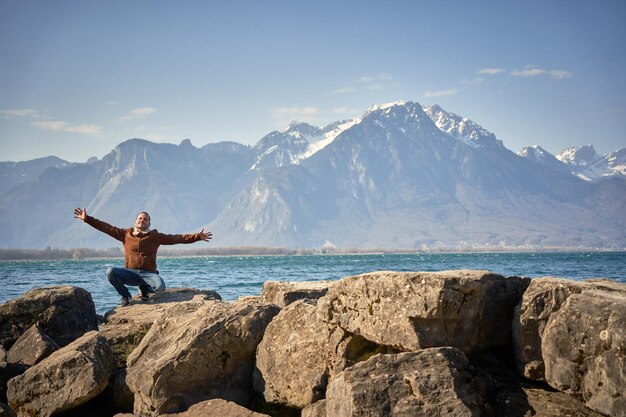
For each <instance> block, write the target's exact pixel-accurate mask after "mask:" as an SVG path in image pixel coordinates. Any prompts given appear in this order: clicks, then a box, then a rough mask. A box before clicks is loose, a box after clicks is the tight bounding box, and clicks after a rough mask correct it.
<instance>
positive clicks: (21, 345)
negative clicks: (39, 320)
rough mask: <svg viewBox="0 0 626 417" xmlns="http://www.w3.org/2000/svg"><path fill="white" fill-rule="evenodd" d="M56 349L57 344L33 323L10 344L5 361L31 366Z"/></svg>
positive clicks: (57, 347)
mask: <svg viewBox="0 0 626 417" xmlns="http://www.w3.org/2000/svg"><path fill="white" fill-rule="evenodd" d="M58 349H59V345H57V344H56V342H55V341H54V340H52V339H50V337H48V335H47V334H45V333H44V332H43V331H42V330H41V329H40V328H39V326H37V325H36V324H34V325H32V326H31V327H30V328H29V329H28V330H26V332H24V333H23V334H22V335H21V336H20V337H19V339H17V341H16V342H15V343H14V344H13V346H11V349H9V352H7V362H9V363H16V364H21V365H28V366H32V365H35V364H36V363H39V362H41V361H42V360H43V359H45V358H47V357H48V356H50V355H51V354H52V352H54V351H55V350H58Z"/></svg>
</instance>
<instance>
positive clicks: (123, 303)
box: [120, 297, 130, 307]
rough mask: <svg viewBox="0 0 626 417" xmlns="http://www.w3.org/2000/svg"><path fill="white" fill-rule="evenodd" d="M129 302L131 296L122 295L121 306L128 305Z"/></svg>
mask: <svg viewBox="0 0 626 417" xmlns="http://www.w3.org/2000/svg"><path fill="white" fill-rule="evenodd" d="M129 304H130V298H129V297H122V301H121V302H120V307H126V306H127V305H129Z"/></svg>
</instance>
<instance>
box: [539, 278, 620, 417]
mask: <svg viewBox="0 0 626 417" xmlns="http://www.w3.org/2000/svg"><path fill="white" fill-rule="evenodd" d="M541 351H542V355H543V360H544V362H545V377H546V381H547V382H548V383H549V384H550V385H551V386H552V387H554V388H557V389H559V390H560V391H563V392H566V393H570V394H576V395H580V396H582V398H583V401H584V402H585V404H586V405H587V406H588V407H590V408H592V409H594V410H596V411H599V412H601V413H603V414H606V415H610V416H613V417H626V293H622V292H607V291H598V290H595V291H583V292H582V293H580V294H572V295H570V297H568V299H567V301H566V302H565V303H564V304H563V305H562V306H561V308H560V309H559V310H558V312H556V313H554V314H553V315H552V317H551V318H550V320H549V321H548V324H547V325H546V327H545V330H544V332H543V338H542V343H541Z"/></svg>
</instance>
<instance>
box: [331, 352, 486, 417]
mask: <svg viewBox="0 0 626 417" xmlns="http://www.w3.org/2000/svg"><path fill="white" fill-rule="evenodd" d="M467 367H468V360H467V357H466V356H465V355H464V354H463V352H461V351H460V350H458V349H456V348H430V349H424V350H420V351H417V352H407V353H399V354H392V355H376V356H373V357H372V358H370V359H369V360H367V361H365V362H359V363H357V364H356V365H354V366H352V367H350V368H348V369H346V370H345V371H343V372H341V373H339V374H338V375H337V376H335V377H334V378H333V379H332V380H331V382H330V384H329V386H328V391H327V393H326V415H328V416H332V417H352V416H394V417H405V416H406V417H418V416H425V417H426V416H428V417H430V416H443V415H445V416H479V415H481V411H482V410H483V407H484V400H483V397H482V393H481V389H480V388H481V387H480V383H479V381H477V380H475V379H474V378H473V377H472V376H471V375H470V374H469V373H468V372H467Z"/></svg>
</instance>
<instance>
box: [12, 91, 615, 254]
mask: <svg viewBox="0 0 626 417" xmlns="http://www.w3.org/2000/svg"><path fill="white" fill-rule="evenodd" d="M620 152H621V153H620ZM614 154H615V155H613V157H611V159H610V161H612V162H611V163H612V165H611V167H613V168H614V169H615V167H619V166H620V165H619V164H620V163H621V162H620V158H623V152H622V151H618V152H616V153H614ZM609 156H610V155H609ZM609 156H607V161H609ZM596 160H597V158H595V159H593V161H596ZM622 161H623V160H622ZM571 166H572V165H570V164H569V163H565V162H563V161H559V160H558V159H557V158H556V157H554V156H552V155H550V154H549V153H548V152H546V151H545V150H543V149H542V148H541V147H538V146H536V147H530V148H526V149H525V151H523V152H522V153H521V154H520V155H518V154H515V153H513V152H512V151H510V150H508V149H506V148H505V147H504V146H503V144H502V142H501V141H500V140H498V139H497V138H496V136H495V135H494V134H493V133H491V132H489V131H487V130H486V129H484V128H482V127H481V126H479V125H478V124H476V123H474V122H473V121H471V120H469V119H466V118H463V117H461V116H458V115H456V114H454V113H449V112H446V111H445V110H443V109H441V108H440V107H439V106H431V107H423V106H421V105H420V104H419V103H414V102H395V103H389V104H384V105H376V106H372V107H371V108H370V109H369V110H368V111H367V112H366V113H365V114H363V115H362V116H360V117H358V118H355V119H352V120H347V121H342V122H336V123H334V124H331V125H328V126H326V127H324V128H318V127H315V126H311V125H308V124H304V123H292V124H291V125H290V126H289V127H288V128H287V129H285V130H284V131H275V132H271V133H269V134H268V135H266V136H264V137H263V138H262V139H261V140H260V141H259V142H258V143H257V144H256V145H255V146H253V147H250V146H245V145H241V144H237V143H234V142H222V143H216V144H210V145H206V146H204V147H202V148H196V147H194V146H193V145H192V144H191V142H190V141H189V140H184V141H182V142H181V143H180V144H179V145H172V144H155V143H151V142H148V141H145V140H141V139H131V140H128V141H126V142H123V143H121V144H120V145H118V146H117V147H116V148H115V149H114V150H113V151H112V152H111V153H110V154H108V155H106V156H105V157H104V158H102V159H101V160H97V161H90V163H88V164H71V165H67V166H60V167H49V168H47V169H44V170H43V171H41V172H40V173H39V174H38V175H35V174H33V175H32V177H31V179H30V180H28V181H25V182H23V183H21V184H16V185H15V186H14V187H12V188H11V189H10V190H7V191H6V192H3V193H2V194H0V231H2V233H1V234H0V247H39V248H42V247H46V246H55V247H79V246H90V247H110V246H117V243H116V242H115V241H113V240H112V239H111V238H109V237H108V236H105V235H102V234H100V233H98V232H96V231H95V230H93V229H91V228H89V227H86V226H85V225H84V224H82V223H80V222H78V221H76V220H74V219H73V218H72V215H71V212H72V210H73V208H74V207H76V206H82V207H86V208H87V211H88V213H89V214H92V215H94V216H96V217H98V218H101V219H103V220H105V221H107V222H109V223H112V224H115V225H119V226H129V225H131V224H132V221H133V219H134V216H135V214H136V213H137V212H139V211H142V210H146V211H148V212H149V213H150V214H151V216H152V219H153V227H154V228H157V229H159V230H161V231H163V232H166V233H182V232H188V231H194V230H198V229H199V228H200V227H206V228H208V229H209V230H211V231H213V233H214V241H213V243H212V245H215V246H222V247H223V246H248V245H254V246H261V245H263V246H289V247H321V246H322V245H325V244H326V245H329V246H330V245H334V246H336V247H340V248H381V249H382V248H404V249H408V248H411V249H421V248H437V247H444V248H462V247H477V246H484V245H489V246H502V247H550V246H567V247H586V248H590V247H599V248H624V247H626V233H625V232H626V178H625V177H624V176H623V175H621V176H620V175H613V176H611V177H607V178H605V179H604V180H602V181H586V180H583V179H581V178H580V177H579V176H578V175H574V174H572V173H571ZM201 244H202V245H205V244H204V243H201Z"/></svg>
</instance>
